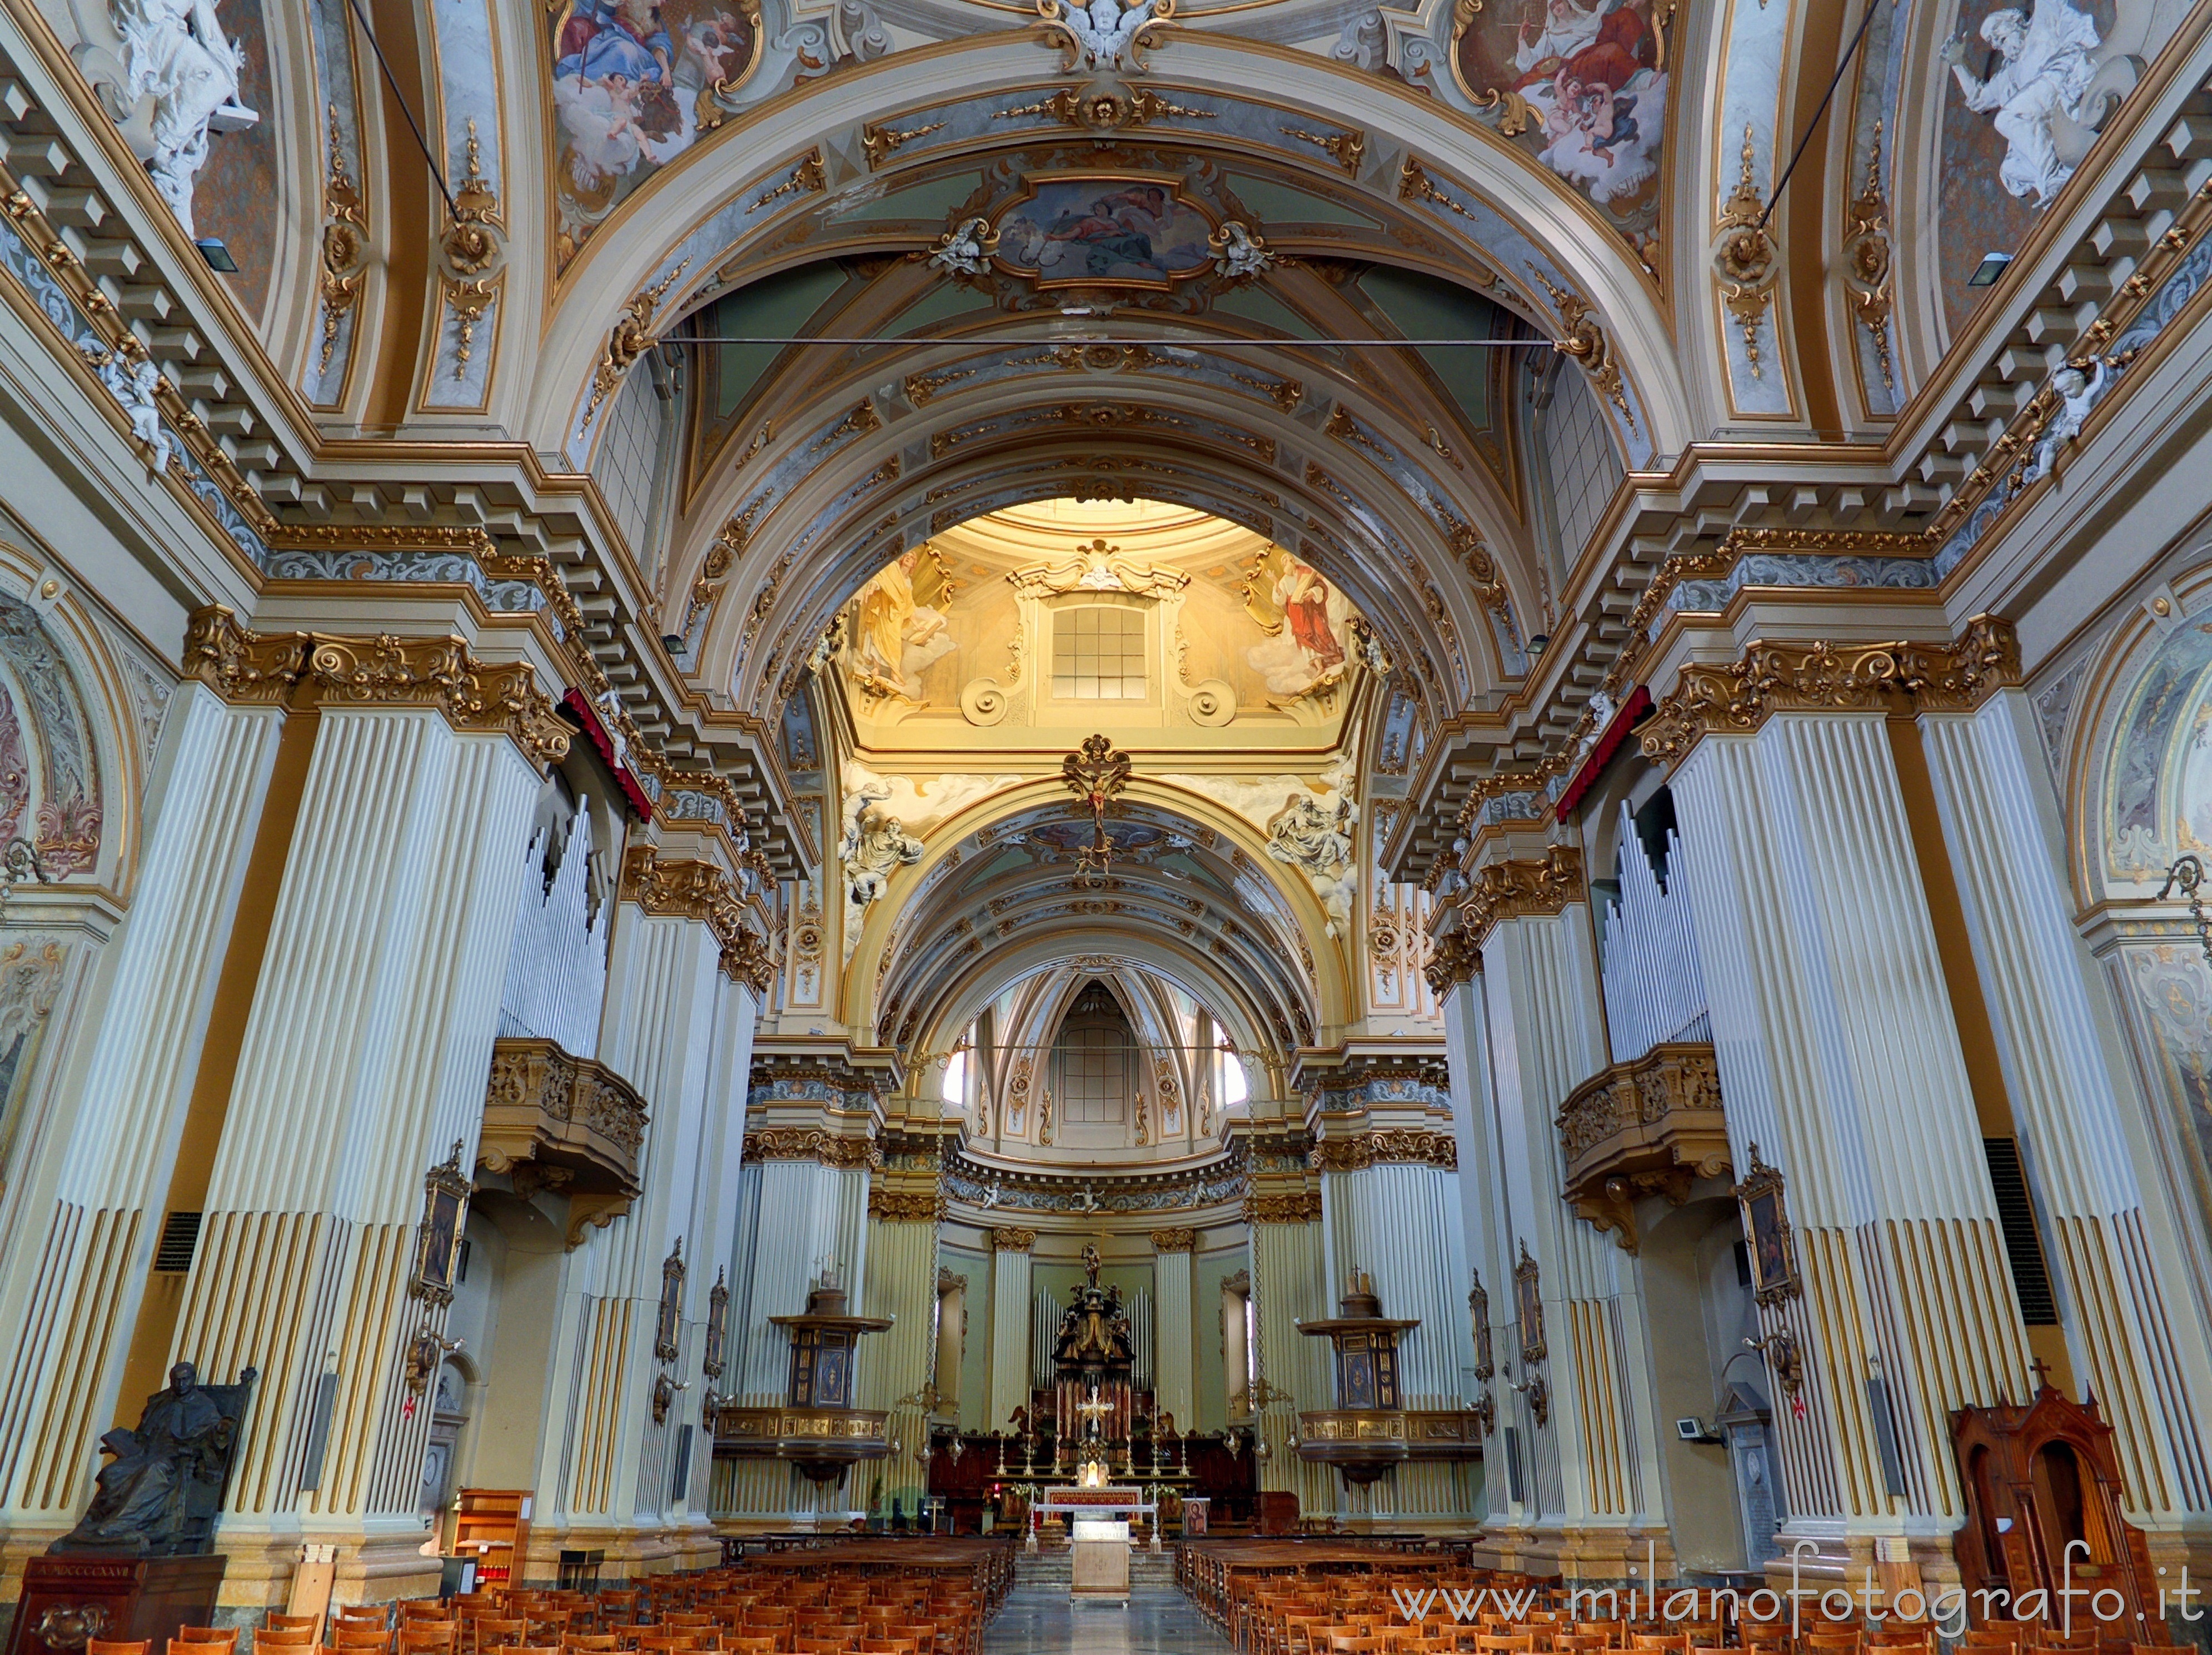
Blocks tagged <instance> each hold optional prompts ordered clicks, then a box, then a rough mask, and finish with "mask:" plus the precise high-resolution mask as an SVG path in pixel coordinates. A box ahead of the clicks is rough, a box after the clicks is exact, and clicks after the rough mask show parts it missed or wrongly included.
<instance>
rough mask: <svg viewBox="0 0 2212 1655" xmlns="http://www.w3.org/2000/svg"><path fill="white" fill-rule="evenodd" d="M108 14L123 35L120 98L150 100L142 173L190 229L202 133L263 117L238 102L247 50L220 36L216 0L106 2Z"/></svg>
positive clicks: (202, 159) (237, 127) (239, 127)
mask: <svg viewBox="0 0 2212 1655" xmlns="http://www.w3.org/2000/svg"><path fill="white" fill-rule="evenodd" d="M109 12H110V15H111V16H112V18H113V20H114V23H115V30H116V33H118V34H119V35H121V36H122V37H123V52H122V64H123V86H122V94H123V97H124V99H125V101H126V102H128V103H131V104H133V105H135V104H137V101H138V100H140V99H141V98H151V99H152V100H154V113H153V125H152V129H151V130H152V145H151V149H152V152H151V153H150V154H149V155H146V156H145V157H144V160H145V162H146V170H147V171H148V172H149V173H152V174H153V175H154V185H155V188H156V189H158V190H160V191H161V195H162V198H164V199H165V200H167V202H168V204H169V205H170V207H171V209H172V210H173V211H174V212H175V213H176V215H177V217H178V219H179V222H182V223H183V225H184V227H185V234H191V230H192V185H193V181H194V180H195V179H197V178H198V176H199V171H200V168H201V167H204V166H205V165H206V164H207V154H208V134H209V133H210V132H237V131H243V130H244V129H245V128H246V127H249V126H251V125H253V124H254V123H255V122H256V121H258V120H259V119H261V117H260V116H259V115H258V113H255V112H254V111H252V110H251V109H248V108H246V107H245V106H243V105H241V104H240V102H239V101H238V79H239V73H240V70H242V69H243V68H244V67H245V54H244V53H243V52H240V50H239V48H238V47H237V46H234V45H233V44H232V43H231V42H230V41H229V40H228V39H226V38H225V37H224V34H223V32H222V24H220V23H219V22H217V21H216V15H215V0H112V4H111V6H110V8H109Z"/></svg>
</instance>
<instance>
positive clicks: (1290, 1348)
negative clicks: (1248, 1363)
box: [1232, 1214, 1349, 1514]
mask: <svg viewBox="0 0 2212 1655" xmlns="http://www.w3.org/2000/svg"><path fill="white" fill-rule="evenodd" d="M1252 1301H1253V1303H1254V1305H1255V1306H1256V1307H1257V1311H1258V1316H1257V1320H1258V1322H1259V1324H1260V1372H1261V1377H1262V1378H1263V1379H1264V1380H1265V1381H1266V1382H1267V1385H1268V1386H1269V1387H1270V1388H1271V1389H1272V1390H1273V1391H1275V1392H1277V1393H1279V1398H1278V1399H1277V1400H1274V1401H1271V1402H1267V1404H1266V1405H1265V1406H1264V1407H1263V1408H1262V1409H1261V1415H1260V1419H1259V1421H1258V1424H1259V1429H1260V1434H1261V1437H1262V1438H1264V1439H1266V1441H1267V1446H1268V1452H1267V1457H1265V1458H1263V1459H1262V1460H1261V1462H1260V1487H1261V1488H1263V1489H1273V1490H1287V1491H1289V1492H1290V1493H1291V1494H1296V1495H1297V1497H1298V1509H1299V1510H1300V1511H1301V1512H1309V1513H1313V1512H1322V1513H1326V1512H1346V1513H1347V1514H1348V1512H1349V1507H1347V1506H1346V1504H1345V1496H1344V1488H1343V1483H1342V1480H1341V1479H1340V1478H1339V1477H1338V1476H1337V1475H1336V1473H1335V1472H1334V1471H1332V1470H1329V1469H1328V1468H1327V1467H1325V1466H1319V1465H1309V1464H1307V1463H1305V1462H1304V1461H1303V1460H1301V1459H1300V1458H1298V1457H1297V1454H1296V1453H1295V1452H1294V1451H1292V1450H1291V1433H1293V1431H1294V1430H1295V1429H1296V1428H1297V1415H1298V1410H1299V1409H1311V1408H1333V1407H1334V1406H1335V1402H1336V1391H1335V1384H1336V1380H1335V1376H1334V1372H1333V1371H1332V1369H1331V1367H1330V1366H1329V1350H1328V1341H1327V1340H1326V1339H1309V1338H1307V1337H1306V1336H1304V1334H1302V1333H1300V1332H1299V1331H1298V1327H1297V1324H1298V1323H1299V1322H1300V1321H1302V1320H1310V1319H1312V1318H1314V1317H1322V1316H1328V1315H1330V1314H1332V1313H1333V1311H1334V1305H1333V1303H1332V1302H1331V1300H1330V1298H1329V1282H1328V1253H1327V1251H1326V1250H1325V1249H1324V1247H1323V1245H1322V1226H1321V1224H1320V1222H1319V1221H1318V1214H1316V1219H1315V1220H1313V1221H1298V1222H1293V1223H1275V1222H1273V1221H1270V1220H1265V1219H1262V1218H1261V1217H1260V1216H1259V1215H1258V1214H1255V1215H1254V1217H1253V1220H1252ZM1316 1347H1319V1348H1318V1349H1316ZM1232 1383H1233V1381H1232Z"/></svg>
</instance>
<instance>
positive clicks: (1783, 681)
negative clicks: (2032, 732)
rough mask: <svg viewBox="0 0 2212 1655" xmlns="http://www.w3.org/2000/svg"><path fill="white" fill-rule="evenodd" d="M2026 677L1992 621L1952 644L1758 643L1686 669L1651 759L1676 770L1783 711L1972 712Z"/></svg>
mask: <svg viewBox="0 0 2212 1655" xmlns="http://www.w3.org/2000/svg"><path fill="white" fill-rule="evenodd" d="M2020 681H2021V665H2020V637H2019V635H2018V634H2017V633H2015V631H2014V630H2013V628H2012V624H2011V623H2010V622H2008V621H2002V620H1999V619H1998V618H1996V616H1994V615H1978V616H1976V617H1975V618H1973V619H1972V621H1969V622H1968V623H1967V624H1966V630H1965V631H1964V632H1963V633H1961V634H1960V636H1959V637H1958V638H1957V639H1956V640H1955V641H1954V642H1950V643H1922V642H1913V641H1911V640H1906V639H1899V640H1894V641H1893V642H1887V643H1865V644H1848V645H1844V646H1842V647H1840V648H1839V647H1838V646H1837V645H1835V644H1832V643H1826V642H1812V643H1768V642H1757V643H1753V645H1752V646H1751V647H1750V648H1747V650H1745V651H1744V653H1743V658H1742V659H1741V660H1739V661H1737V662H1736V663H1735V665H1734V666H1705V665H1702V664H1699V663H1698V662H1694V661H1693V662H1692V663H1690V664H1689V665H1687V666H1684V667H1683V668H1682V671H1681V675H1680V679H1679V681H1678V682H1677V683H1676V685H1675V687H1674V693H1673V694H1672V695H1670V696H1668V697H1667V698H1666V700H1664V701H1662V703H1659V710H1658V711H1657V712H1656V713H1655V714H1653V715H1652V716H1651V717H1650V719H1648V720H1647V721H1645V722H1644V726H1643V727H1642V731H1641V736H1642V740H1643V744H1644V757H1645V758H1650V759H1655V760H1656V761H1658V762H1660V763H1662V764H1667V765H1669V766H1674V765H1679V764H1681V762H1682V761H1683V760H1684V759H1685V758H1688V757H1689V756H1690V751H1691V749H1692V748H1693V747H1695V746H1696V745H1698V743H1699V740H1701V739H1703V738H1705V736H1707V735H1710V734H1715V733H1718V734H1724V735H1748V734H1750V733H1752V732H1753V731H1755V730H1757V729H1758V728H1759V727H1760V726H1761V725H1763V724H1765V722H1766V721H1767V719H1768V718H1769V717H1771V715H1774V714H1776V713H1780V712H1888V711H1893V710H1905V711H1911V712H1916V713H1923V712H1926V713H1960V712H1972V711H1973V710H1974V709H1977V708H1978V707H1979V706H1981V705H1982V703H1984V702H1985V701H1987V700H1988V699H1989V698H1990V697H1991V696H1993V695H1995V694H1996V692H1997V691H2000V690H2003V689H2008V688H2009V687H2011V686H2013V685H2017V684H2018V683H2019V682H2020Z"/></svg>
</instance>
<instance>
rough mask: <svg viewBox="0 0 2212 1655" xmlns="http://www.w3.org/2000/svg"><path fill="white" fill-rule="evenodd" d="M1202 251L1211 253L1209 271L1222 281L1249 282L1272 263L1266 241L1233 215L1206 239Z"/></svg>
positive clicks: (1272, 259)
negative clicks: (1210, 267)
mask: <svg viewBox="0 0 2212 1655" xmlns="http://www.w3.org/2000/svg"><path fill="white" fill-rule="evenodd" d="M1206 251H1207V252H1208V253H1212V255H1213V273H1214V274H1215V275H1217V276H1218V277H1222V278H1223V279H1224V280H1225V281H1231V282H1249V281H1250V280H1251V279H1252V278H1253V277H1255V276H1261V275H1265V274H1266V273H1267V271H1269V270H1271V269H1273V266H1274V263H1275V255H1274V254H1273V253H1270V252H1268V251H1267V243H1266V242H1265V241H1263V240H1261V239H1260V238H1259V237H1258V236H1256V235H1255V234H1252V232H1251V230H1250V229H1249V228H1248V227H1247V226H1245V225H1243V224H1240V223H1238V222H1237V220H1235V219H1233V218H1232V219H1231V220H1230V221H1229V222H1227V223H1225V224H1224V225H1223V226H1222V227H1221V228H1219V229H1218V230H1216V231H1215V232H1214V233H1213V234H1212V235H1210V236H1208V237H1207V238H1206Z"/></svg>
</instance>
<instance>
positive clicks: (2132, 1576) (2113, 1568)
mask: <svg viewBox="0 0 2212 1655" xmlns="http://www.w3.org/2000/svg"><path fill="white" fill-rule="evenodd" d="M2036 1371H2037V1373H2038V1374H2039V1376H2041V1375H2044V1374H2045V1373H2046V1372H2047V1370H2046V1368H2045V1365H2044V1364H2043V1363H2041V1362H2039V1363H2037V1364H2036ZM1951 1445H1952V1449H1953V1451H1954V1452H1955V1453H1956V1454H1957V1456H1958V1459H1959V1481H1960V1485H1961V1487H1962V1488H1964V1489H1965V1491H1966V1525H1965V1526H1964V1527H1963V1528H1961V1529H1960V1530H1959V1536H1958V1540H1957V1542H1956V1546H1957V1552H1958V1559H1959V1573H1960V1584H1961V1585H1963V1586H1965V1588H1966V1600H1967V1602H1968V1603H1970V1604H1976V1605H1978V1609H1977V1612H1976V1614H1975V1617H1974V1618H1975V1619H1976V1621H1977V1622H1979V1621H1981V1620H1983V1619H1984V1618H1987V1617H1988V1615H1989V1613H1990V1610H1989V1605H1990V1604H1991V1603H1996V1604H2000V1605H2002V1604H2004V1603H2012V1602H2017V1601H2018V1600H2019V1598H2020V1597H2021V1594H2023V1593H2026V1592H2033V1591H2043V1592H2047V1593H2049V1594H2051V1596H2050V1597H2048V1598H2047V1599H2046V1601H2047V1602H2050V1603H2058V1602H2060V1601H2061V1600H2060V1598H2059V1597H2058V1596H2057V1594H2058V1593H2059V1591H2061V1590H2063V1588H2064V1587H2065V1586H2066V1585H2068V1584H2069V1580H2070V1582H2071V1584H2072V1585H2074V1586H2075V1587H2076V1588H2078V1589H2081V1590H2083V1591H2087V1592H2089V1593H2091V1594H2092V1596H2090V1597H2085V1598H2083V1599H2081V1604H2082V1605H2085V1606H2087V1611H2088V1612H2087V1613H2084V1612H2083V1610H2082V1609H2079V1608H2077V1609H2076V1613H2075V1619H2076V1620H2077V1621H2080V1620H2084V1619H2087V1620H2092V1621H2093V1622H2095V1623H2096V1624H2097V1625H2098V1626H2099V1628H2100V1630H2104V1631H2108V1632H2110V1633H2111V1634H2113V1635H2112V1636H2111V1637H2109V1638H2107V1639H2106V1641H2110V1642H2117V1643H2122V1644H2124V1643H2127V1642H2129V1641H2133V1642H2136V1643H2161V1644H2162V1643H2166V1642H2167V1641H2169V1634H2168V1632H2167V1628H2166V1618H2165V1616H2164V1615H2163V1614H2162V1613H2161V1612H2160V1609H2161V1604H2160V1594H2159V1585H2158V1577H2157V1574H2156V1573H2155V1571H2154V1569H2153V1567H2152V1566H2151V1561H2150V1551H2149V1549H2148V1546H2146V1545H2145V1544H2144V1542H2143V1535H2142V1530H2140V1529H2138V1528H2136V1526H2135V1525H2134V1524H2130V1522H2129V1521H2128V1520H2127V1519H2126V1518H2124V1516H2122V1515H2121V1508H2122V1501H2123V1499H2124V1489H2123V1488H2122V1487H2121V1483H2120V1469H2119V1461H2118V1457H2117V1456H2116V1455H2115V1454H2114V1452H2113V1451H2112V1427H2111V1426H2109V1425H2107V1424H2106V1422H2105V1421H2104V1420H2103V1419H2102V1418H2101V1417H2100V1415H2099V1414H2098V1411H2097V1405H2096V1403H2094V1402H2087V1403H2083V1402H2075V1401H2074V1400H2073V1399H2072V1398H2071V1397H2069V1396H2065V1395H2064V1394H2063V1393H2062V1392H2060V1391H2059V1390H2057V1389H2055V1388H2054V1387H2053V1386H2052V1385H2051V1384H2050V1383H2049V1382H2048V1380H2047V1379H2045V1381H2044V1382H2043V1383H2041V1384H2039V1385H2038V1387H2037V1389H2036V1392H2035V1396H2034V1397H2033V1399H2032V1400H2031V1401H2029V1402H2027V1404H2026V1405H2025V1406H2020V1405H2015V1404H2013V1403H2000V1404H1998V1405H1997V1406H1996V1407H1995V1408H1962V1409H1959V1410H1958V1411H1957V1412H1955V1413H1954V1414H1953V1415H1951ZM1983 1592H1989V1593H1990V1594H1992V1595H1991V1596H1990V1597H1982V1596H1980V1595H1979V1594H1981V1593H1983ZM1996 1594H2004V1595H1996ZM2097 1594H2106V1595H2107V1597H2106V1602H2104V1603H2100V1602H2099V1601H2098V1597H2097V1596H2096V1595H2097ZM2112 1597H2117V1598H2118V1608H2117V1609H2112V1603H2111V1601H2110V1599H2111V1598H2112ZM2108 1609H2111V1610H2112V1612H2110V1613H2107V1610H2108ZM2139 1615H2140V1617H2141V1618H2137V1617H2138V1616H2139ZM2000 1618H2002V1617H2001V1616H2000Z"/></svg>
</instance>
